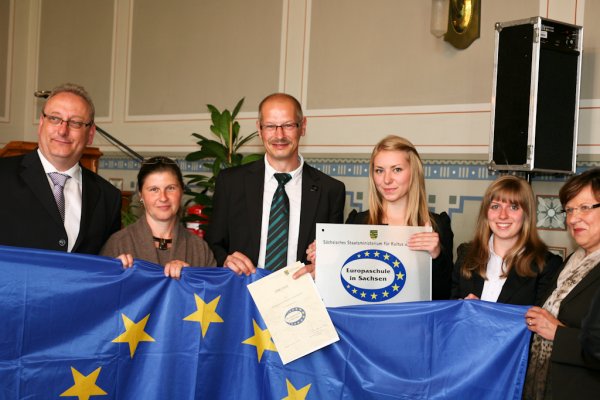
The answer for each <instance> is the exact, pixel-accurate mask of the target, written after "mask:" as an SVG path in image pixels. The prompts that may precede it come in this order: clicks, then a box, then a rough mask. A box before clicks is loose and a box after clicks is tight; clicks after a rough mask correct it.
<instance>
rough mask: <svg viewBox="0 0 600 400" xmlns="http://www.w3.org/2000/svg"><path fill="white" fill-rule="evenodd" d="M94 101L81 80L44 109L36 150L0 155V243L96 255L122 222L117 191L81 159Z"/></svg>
mask: <svg viewBox="0 0 600 400" xmlns="http://www.w3.org/2000/svg"><path fill="white" fill-rule="evenodd" d="M95 131H96V126H95V125H94V104H93V103H92V100H91V98H90V96H89V95H88V93H87V92H86V91H85V89H84V88H83V87H81V86H79V85H74V84H64V85H61V86H59V87H57V88H55V89H54V90H53V91H52V93H51V94H50V96H49V97H48V100H47V101H46V104H44V107H43V108H42V112H41V114H40V121H39V124H38V148H37V150H35V151H33V152H31V153H28V154H25V155H22V156H17V157H8V158H0V181H1V182H2V183H3V185H4V190H3V195H2V196H1V197H0V221H1V222H0V224H1V226H2V229H0V245H8V246H19V247H33V248H38V249H45V250H59V251H68V252H75V253H88V254H98V252H99V251H100V249H101V248H102V245H103V244H104V242H105V241H106V240H107V239H108V237H109V236H110V235H111V234H113V233H114V232H116V231H117V230H119V228H120V227H121V193H120V192H119V190H118V189H116V188H115V187H114V186H113V185H111V184H110V183H108V182H107V181H106V180H104V179H103V178H101V177H100V176H99V175H97V174H95V173H94V172H92V171H90V170H87V169H85V168H83V167H82V166H81V165H80V164H79V160H80V158H81V156H82V155H83V151H84V149H85V147H86V146H88V145H91V144H92V140H93V139H94V133H95Z"/></svg>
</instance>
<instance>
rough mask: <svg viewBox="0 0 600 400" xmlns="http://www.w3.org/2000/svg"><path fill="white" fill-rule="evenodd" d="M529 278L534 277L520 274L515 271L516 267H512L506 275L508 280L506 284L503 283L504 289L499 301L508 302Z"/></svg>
mask: <svg viewBox="0 0 600 400" xmlns="http://www.w3.org/2000/svg"><path fill="white" fill-rule="evenodd" d="M528 279H534V278H526V277H522V276H519V275H517V273H516V272H515V270H514V268H512V269H511V270H510V272H509V273H508V276H507V277H506V282H504V285H502V291H501V292H500V295H499V296H498V303H508V302H509V300H510V299H511V297H513V295H514V294H515V293H517V292H518V291H519V289H520V288H521V286H523V285H525V284H526V283H527V280H528Z"/></svg>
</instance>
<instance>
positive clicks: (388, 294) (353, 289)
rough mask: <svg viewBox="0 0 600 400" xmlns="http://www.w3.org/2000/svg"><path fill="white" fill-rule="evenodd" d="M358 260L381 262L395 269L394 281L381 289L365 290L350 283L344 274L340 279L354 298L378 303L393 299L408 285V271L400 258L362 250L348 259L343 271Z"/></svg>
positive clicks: (381, 252)
mask: <svg viewBox="0 0 600 400" xmlns="http://www.w3.org/2000/svg"><path fill="white" fill-rule="evenodd" d="M356 260H379V261H382V262H384V263H385V264H387V265H388V266H389V267H390V268H392V269H393V271H394V280H393V281H392V283H391V284H389V285H388V286H386V287H384V288H381V289H364V288H361V287H359V286H356V285H354V284H352V283H350V282H349V281H347V280H346V279H344V277H343V275H342V274H340V279H341V280H342V283H343V285H344V288H345V289H346V291H347V292H348V293H349V294H350V295H351V296H352V297H354V298H357V299H359V300H363V301H366V302H371V303H377V302H380V301H385V300H389V299H391V298H392V297H394V296H396V295H397V294H398V293H400V291H401V290H402V288H403V287H404V284H405V283H406V279H405V277H406V269H405V268H404V265H402V262H401V261H400V260H399V259H398V257H396V256H395V255H393V254H392V253H389V252H387V251H380V250H375V249H371V250H364V251H363V250H361V251H359V252H357V253H354V254H353V255H351V256H350V257H348V259H347V260H346V262H344V265H343V266H342V269H343V268H344V267H345V266H346V265H347V264H348V263H350V262H353V261H356Z"/></svg>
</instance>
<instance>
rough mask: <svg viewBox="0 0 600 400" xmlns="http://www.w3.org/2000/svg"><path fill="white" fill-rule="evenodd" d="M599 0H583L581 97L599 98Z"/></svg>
mask: <svg viewBox="0 0 600 400" xmlns="http://www.w3.org/2000/svg"><path fill="white" fill-rule="evenodd" d="M599 18H600V1H597V0H596V1H594V0H588V1H586V2H585V17H584V22H583V55H582V62H581V99H600V57H599V53H600V25H599V24H598V19H599Z"/></svg>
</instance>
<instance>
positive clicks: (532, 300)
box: [451, 243, 562, 305]
mask: <svg viewBox="0 0 600 400" xmlns="http://www.w3.org/2000/svg"><path fill="white" fill-rule="evenodd" d="M468 250H469V244H468V243H463V244H461V245H460V246H458V249H457V250H456V253H457V258H456V263H455V264H454V272H453V273H452V296H451V298H452V299H462V298H464V297H466V296H468V295H469V293H473V294H474V295H475V296H477V297H481V292H483V284H484V280H483V278H482V277H481V276H479V274H473V275H472V276H471V278H470V279H467V278H465V277H464V276H463V275H462V274H461V273H460V269H461V268H462V266H463V265H464V262H465V258H466V257H467V252H468ZM561 265H562V258H560V256H557V255H556V254H553V253H551V252H549V251H548V252H546V256H545V264H544V268H543V269H542V272H541V273H540V274H538V275H537V276H536V277H523V276H519V275H517V273H516V272H515V270H514V269H511V270H510V272H509V273H508V276H507V277H506V281H505V282H504V286H502V290H501V291H500V295H499V296H498V301H497V302H498V303H505V304H517V305H534V304H539V302H540V296H544V295H545V293H547V291H548V287H549V286H550V285H552V282H553V280H554V278H555V275H556V273H557V271H558V270H559V268H560V267H561ZM533 269H534V270H535V271H539V269H538V267H537V265H534V266H533Z"/></svg>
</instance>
